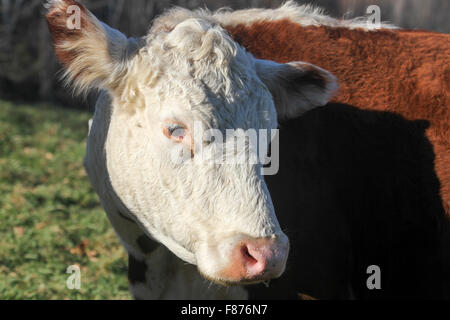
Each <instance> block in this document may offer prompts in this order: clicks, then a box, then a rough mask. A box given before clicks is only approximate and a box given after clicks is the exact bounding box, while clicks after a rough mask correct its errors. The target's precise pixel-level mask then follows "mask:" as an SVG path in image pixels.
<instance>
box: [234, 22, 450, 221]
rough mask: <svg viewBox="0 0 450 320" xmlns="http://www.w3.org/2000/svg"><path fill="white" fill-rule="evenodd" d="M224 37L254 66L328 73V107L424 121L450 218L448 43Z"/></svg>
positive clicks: (290, 26)
mask: <svg viewBox="0 0 450 320" xmlns="http://www.w3.org/2000/svg"><path fill="white" fill-rule="evenodd" d="M227 30H228V31H229V32H230V33H231V35H232V36H233V37H234V38H235V40H236V41H238V42H239V43H240V44H241V45H243V46H244V47H245V48H247V49H248V50H249V51H250V52H252V53H253V54H254V55H255V56H256V57H257V58H261V59H270V60H274V61H277V62H289V61H305V62H309V63H313V64H316V65H318V66H319V67H322V68H324V69H326V70H328V71H330V72H331V73H333V74H334V75H335V76H336V77H337V78H338V80H339V84H340V89H339V92H338V94H337V96H336V97H335V98H334V99H333V101H332V102H336V103H344V104H348V105H352V106H355V107H357V108H360V109H365V110H378V111H388V112H393V113H397V114H400V115H402V116H403V117H405V118H406V119H408V120H426V121H428V122H429V128H428V129H427V132H426V134H427V137H428V138H429V140H430V141H431V142H432V144H433V147H434V152H435V156H436V157H435V169H436V172H437V175H438V177H439V179H440V182H441V195H442V198H443V204H444V207H445V208H446V211H447V213H449V214H450V112H449V105H450V35H448V34H440V33H434V32H429V31H411V30H379V31H370V32H367V31H365V30H362V29H361V30H359V29H357V30H350V29H347V28H335V27H328V26H320V27H315V26H309V27H303V26H301V25H299V24H296V23H293V22H291V21H289V20H281V21H274V22H268V21H264V22H257V23H254V24H252V25H250V26H247V25H237V26H233V27H227Z"/></svg>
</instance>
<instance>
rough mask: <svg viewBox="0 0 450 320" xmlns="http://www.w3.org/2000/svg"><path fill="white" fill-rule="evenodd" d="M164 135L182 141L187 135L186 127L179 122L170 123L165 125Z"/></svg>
mask: <svg viewBox="0 0 450 320" xmlns="http://www.w3.org/2000/svg"><path fill="white" fill-rule="evenodd" d="M163 131H164V135H165V136H166V137H167V138H170V139H174V140H176V141H182V140H183V139H184V137H185V136H186V128H185V127H184V126H183V125H181V124H179V123H169V124H166V125H165V126H164V129H163Z"/></svg>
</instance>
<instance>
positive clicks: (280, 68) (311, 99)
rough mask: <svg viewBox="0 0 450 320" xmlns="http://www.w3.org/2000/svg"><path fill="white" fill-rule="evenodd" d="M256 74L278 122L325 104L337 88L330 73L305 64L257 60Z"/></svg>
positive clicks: (334, 79)
mask: <svg viewBox="0 0 450 320" xmlns="http://www.w3.org/2000/svg"><path fill="white" fill-rule="evenodd" d="M256 71H257V73H258V76H259V77H260V79H261V80H262V81H263V82H264V83H265V84H266V86H267V87H268V88H269V90H270V92H271V93H272V96H273V99H274V103H275V107H276V109H277V113H278V118H279V119H289V118H294V117H297V116H300V115H302V114H303V113H305V112H306V111H308V110H311V109H313V108H315V107H319V106H323V105H325V104H327V102H328V101H329V100H330V98H331V97H332V96H333V94H334V93H335V92H336V89H337V87H338V85H337V81H336V78H335V77H334V76H333V75H332V74H331V73H329V72H328V71H326V70H324V69H322V68H319V67H317V66H315V65H312V64H309V63H305V62H289V63H285V64H282V63H276V62H273V61H269V60H260V59H256Z"/></svg>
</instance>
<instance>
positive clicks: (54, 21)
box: [45, 0, 91, 67]
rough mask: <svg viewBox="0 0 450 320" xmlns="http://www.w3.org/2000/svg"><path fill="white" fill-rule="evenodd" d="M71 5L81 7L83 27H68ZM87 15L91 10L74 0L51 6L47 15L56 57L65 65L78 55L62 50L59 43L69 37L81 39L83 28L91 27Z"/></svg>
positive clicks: (68, 64) (72, 39)
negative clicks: (68, 11) (68, 9)
mask: <svg viewBox="0 0 450 320" xmlns="http://www.w3.org/2000/svg"><path fill="white" fill-rule="evenodd" d="M70 6H78V7H79V8H80V13H81V17H80V18H81V19H80V24H81V29H73V30H71V29H69V28H67V19H68V18H69V17H70V15H69V14H67V8H68V7H70ZM86 15H89V11H87V9H86V8H85V7H84V6H83V5H81V4H80V3H79V2H77V1H74V0H66V1H64V3H62V4H61V5H60V6H53V7H51V8H50V10H49V12H48V13H47V15H46V16H45V17H46V19H47V24H48V28H49V30H50V34H51V36H52V40H53V45H54V47H55V53H56V57H57V58H58V60H59V61H60V62H61V63H62V64H63V65H64V66H65V67H68V66H70V64H71V62H72V61H73V60H74V59H75V57H76V53H74V52H71V51H67V50H61V49H60V48H59V45H60V44H61V43H63V42H64V41H67V40H69V39H70V40H71V41H74V40H77V39H79V38H80V37H81V36H82V35H83V34H82V30H83V29H89V28H90V27H91V26H90V23H89V21H88V19H86Z"/></svg>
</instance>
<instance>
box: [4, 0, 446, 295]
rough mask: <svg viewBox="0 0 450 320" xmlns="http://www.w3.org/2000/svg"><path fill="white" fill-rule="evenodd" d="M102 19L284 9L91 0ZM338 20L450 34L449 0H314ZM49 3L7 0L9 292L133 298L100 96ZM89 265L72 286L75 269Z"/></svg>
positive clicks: (140, 26) (123, 23) (211, 0)
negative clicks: (109, 213)
mask: <svg viewBox="0 0 450 320" xmlns="http://www.w3.org/2000/svg"><path fill="white" fill-rule="evenodd" d="M81 2H82V3H83V4H85V5H86V6H87V7H88V8H89V9H90V10H91V11H93V12H94V13H95V14H96V15H97V16H98V17H99V18H100V19H101V20H103V21H105V22H106V23H108V24H109V25H111V26H113V27H115V28H118V29H119V30H121V31H122V32H123V33H125V34H127V35H128V36H141V35H144V34H145V32H146V30H147V29H148V27H149V25H150V22H151V20H152V18H153V17H154V16H156V15H159V14H161V13H162V12H163V11H164V10H165V9H166V8H169V7H170V6H173V5H177V6H181V7H187V8H191V9H193V8H198V7H204V6H206V7H208V8H209V9H211V10H215V9H218V8H220V7H223V6H227V7H231V8H233V9H239V8H247V7H267V8H270V7H277V6H279V5H280V3H281V2H282V1H280V0H230V1H225V0H127V1H125V0H85V1H81ZM298 2H299V3H313V4H316V5H318V6H321V7H323V8H325V9H326V11H327V12H328V13H329V14H330V15H332V16H335V17H338V18H352V17H356V16H362V15H364V14H365V12H366V8H367V7H368V6H369V5H373V4H375V5H379V6H380V8H381V19H382V20H383V21H390V22H392V23H394V24H396V25H398V26H401V27H405V28H418V29H429V30H434V31H438V32H446V33H449V32H450V19H449V18H450V16H449V13H450V1H449V0H309V1H298ZM43 3H44V1H43V0H0V299H129V298H130V295H129V293H128V284H127V277H126V274H127V256H126V254H125V252H124V249H123V248H122V246H121V245H120V244H119V242H118V241H117V238H116V236H115V234H114V232H113V230H112V228H111V226H110V224H109V221H108V220H107V218H106V215H105V213H104V212H103V210H102V209H101V207H100V205H99V202H98V199H97V196H96V195H95V193H94V191H93V190H92V188H91V186H90V184H89V182H88V179H87V177H86V174H85V171H84V169H83V166H82V160H83V156H84V153H85V139H86V136H87V122H88V119H89V118H90V117H91V115H92V111H93V108H94V98H95V94H92V95H91V96H90V97H89V98H88V99H87V100H80V99H78V98H75V97H72V96H71V95H70V94H68V91H67V90H66V89H64V88H63V87H62V86H61V82H60V81H59V80H58V77H57V73H58V71H59V70H60V68H61V67H60V65H59V64H58V62H57V61H56V59H55V56H54V53H53V48H52V45H51V42H50V34H49V32H48V29H47V25H46V21H45V20H44V18H43V12H44V10H43V7H42V5H43ZM71 265H77V266H79V267H80V269H81V289H80V290H70V289H68V288H67V286H66V280H67V278H68V277H69V276H70V275H69V274H67V273H66V270H67V268H68V267H69V266H71Z"/></svg>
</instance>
